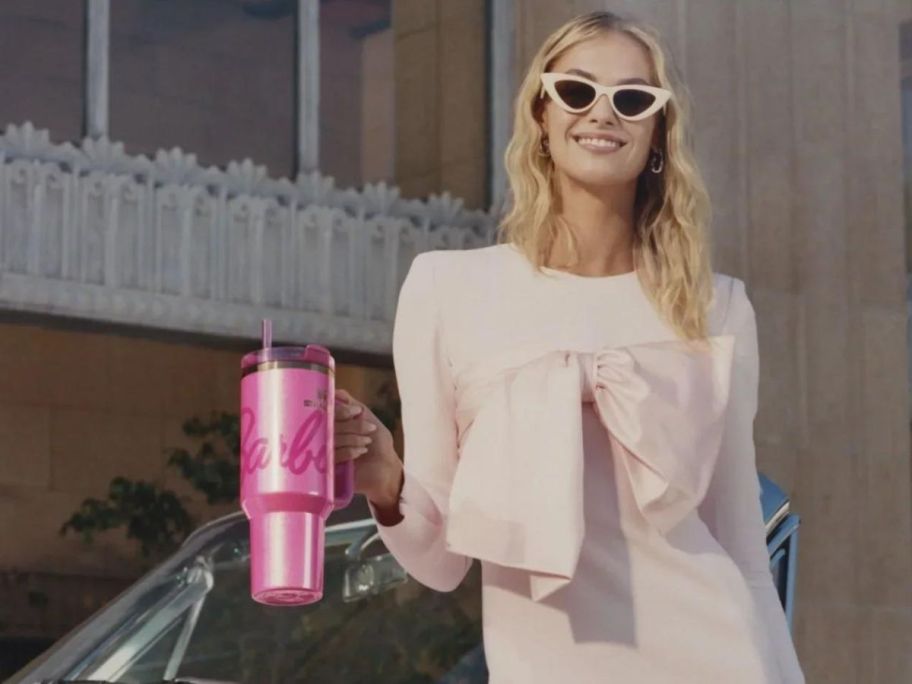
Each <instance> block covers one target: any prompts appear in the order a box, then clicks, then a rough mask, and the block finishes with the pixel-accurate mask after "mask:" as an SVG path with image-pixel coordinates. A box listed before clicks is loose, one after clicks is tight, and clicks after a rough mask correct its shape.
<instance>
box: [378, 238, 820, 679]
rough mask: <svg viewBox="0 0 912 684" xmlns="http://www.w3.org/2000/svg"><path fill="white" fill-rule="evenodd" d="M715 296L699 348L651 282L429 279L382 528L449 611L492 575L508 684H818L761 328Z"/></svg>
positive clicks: (420, 266)
mask: <svg viewBox="0 0 912 684" xmlns="http://www.w3.org/2000/svg"><path fill="white" fill-rule="evenodd" d="M714 281H715V294H714V300H713V305H712V307H711V311H710V333H711V334H710V335H709V337H708V339H707V340H706V341H705V343H703V344H702V345H690V344H687V343H684V342H682V341H680V340H678V339H677V338H676V336H675V334H674V333H673V331H672V330H671V329H670V328H669V327H668V326H667V325H666V324H665V323H664V322H663V321H662V320H661V319H660V318H659V317H658V315H657V313H656V312H655V310H654V309H653V307H652V305H651V304H650V302H649V301H648V299H647V297H646V294H645V293H644V291H643V290H642V288H641V286H640V283H639V278H638V274H637V273H636V272H631V273H626V274H621V275H615V276H606V277H596V278H590V277H585V276H578V275H574V274H570V273H565V272H562V271H556V270H552V269H547V270H546V273H544V274H542V273H537V272H536V271H535V270H534V268H533V267H532V265H531V264H530V263H529V262H528V261H527V260H526V259H525V257H524V256H523V255H522V254H521V253H520V252H519V251H518V250H516V249H515V248H514V247H513V246H512V245H508V244H501V245H494V246H490V247H484V248H479V249H471V250H446V251H444V250H435V251H431V252H425V253H422V254H420V255H418V256H417V257H416V258H415V259H414V260H413V261H412V264H411V267H410V269H409V271H408V274H407V276H406V278H405V280H404V282H403V284H402V287H401V289H400V293H399V300H398V305H397V309H396V317H395V323H394V329H393V361H394V366H395V372H396V379H397V383H398V386H399V394H400V399H401V406H402V427H403V437H404V451H405V453H404V455H403V460H404V470H405V478H404V484H403V489H402V494H401V497H400V502H399V505H400V510H401V512H402V515H403V519H402V520H401V521H400V522H398V523H397V524H395V525H390V526H385V525H381V524H378V530H379V532H380V536H381V538H382V539H383V541H384V542H385V544H386V546H387V548H388V549H389V550H390V552H391V553H392V554H393V555H394V556H395V557H396V559H397V560H398V561H399V562H400V563H401V564H402V566H403V567H404V568H405V569H406V570H407V571H408V573H409V574H410V575H411V576H412V577H413V578H414V579H415V580H417V581H418V582H421V583H422V584H424V585H426V586H428V587H430V588H432V589H435V590H438V591H452V590H453V589H455V588H456V587H457V586H459V584H460V582H462V580H463V579H464V578H465V576H466V573H467V572H468V570H469V568H470V566H471V563H472V562H473V560H475V559H477V560H478V561H479V562H480V563H481V567H482V609H483V633H484V647H485V656H486V659H487V665H488V670H489V672H490V680H489V681H490V682H491V683H492V684H514V683H516V684H520V683H521V684H538V683H542V684H544V683H548V684H550V683H551V682H555V681H567V682H574V683H579V684H586V683H588V682H592V683H595V682H599V683H601V682H606V681H617V682H638V683H639V682H642V683H644V684H672V683H673V684H698V683H699V684H705V683H707V682H738V683H739V684H803V683H804V681H805V679H804V674H803V672H802V669H801V666H800V664H799V661H798V657H797V654H796V651H795V647H794V645H793V642H792V639H791V635H790V633H789V629H788V623H787V622H786V618H785V614H784V612H783V610H782V607H781V605H780V603H779V599H778V595H777V592H776V588H775V585H774V584H773V578H772V574H771V572H770V569H769V558H768V553H767V548H766V533H765V525H764V521H763V514H762V510H761V506H760V498H759V495H760V490H759V483H758V479H757V471H756V461H755V447H754V438H753V423H754V417H755V415H756V412H757V399H758V393H757V390H758V381H759V354H758V345H757V329H756V320H755V316H754V310H753V307H752V305H751V303H750V300H749V299H748V297H747V293H746V291H745V287H744V283H743V282H742V281H741V280H739V279H737V278H734V277H731V276H727V275H723V274H715V275H714ZM369 507H370V510H371V512H372V514H373V515H374V516H375V517H376V515H377V511H376V510H375V509H374V507H373V506H372V505H370V504H369Z"/></svg>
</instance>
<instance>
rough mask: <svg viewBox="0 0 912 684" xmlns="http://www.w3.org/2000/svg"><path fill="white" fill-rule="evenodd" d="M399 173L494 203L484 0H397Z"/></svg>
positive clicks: (430, 187)
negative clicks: (488, 171) (489, 190)
mask: <svg viewBox="0 0 912 684" xmlns="http://www.w3.org/2000/svg"><path fill="white" fill-rule="evenodd" d="M393 30H394V31H395V54H396V67H395V68H396V180H397V182H398V184H399V186H400V188H401V189H402V193H403V195H404V196H406V197H424V196H426V195H428V194H429V193H441V192H443V191H445V190H446V191H448V192H449V193H450V194H451V195H454V196H455V197H459V198H461V199H463V200H464V202H465V206H466V207H468V208H471V209H482V208H483V209H486V208H487V206H485V203H486V183H487V174H486V170H485V169H486V140H485V136H486V129H487V123H486V119H487V113H486V104H485V103H486V101H487V95H486V87H487V85H486V77H485V31H486V24H485V12H484V2H483V0H459V1H458V2H453V1H452V0H394V2H393Z"/></svg>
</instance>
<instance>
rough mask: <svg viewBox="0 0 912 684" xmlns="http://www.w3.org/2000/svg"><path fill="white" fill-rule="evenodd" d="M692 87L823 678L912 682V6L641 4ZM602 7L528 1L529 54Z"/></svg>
mask: <svg viewBox="0 0 912 684" xmlns="http://www.w3.org/2000/svg"><path fill="white" fill-rule="evenodd" d="M607 4H608V5H609V7H608V8H609V9H616V10H618V11H630V12H632V13H634V14H636V15H638V16H640V17H641V18H643V19H646V20H647V21H649V22H651V23H652V24H653V25H654V26H656V27H657V28H658V29H659V30H660V32H662V33H663V35H664V37H665V39H666V41H667V42H668V43H669V44H670V46H671V48H672V50H673V52H674V54H675V57H676V59H677V60H678V61H679V63H680V66H681V68H682V71H683V73H684V76H685V79H686V81H687V83H688V85H689V87H690V89H691V91H692V93H693V96H694V105H695V115H696V136H697V147H698V155H699V162H700V167H701V169H702V170H703V171H704V173H705V175H706V177H707V180H708V183H709V186H710V192H711V194H712V197H713V202H714V207H715V212H716V216H715V222H714V248H715V270H717V271H721V272H724V273H730V274H733V275H736V276H738V277H741V278H743V279H744V280H745V282H746V283H747V285H748V290H749V294H750V297H751V299H752V301H753V304H754V307H755V309H756V311H757V316H758V324H759V335H760V353H761V370H762V373H761V385H760V401H761V407H760V410H759V415H758V417H757V421H756V424H755V437H756V443H757V458H758V462H759V468H760V469H761V470H762V471H763V472H765V473H766V474H767V475H769V476H771V477H772V478H773V479H774V480H776V481H777V482H779V483H780V484H782V485H783V486H784V487H785V489H786V490H787V491H788V492H789V493H790V495H791V498H792V506H793V510H794V511H796V512H797V513H799V514H800V515H801V518H802V527H801V532H800V539H801V542H800V547H801V548H800V555H799V569H798V584H797V608H796V613H795V639H796V643H797V648H798V651H799V656H800V658H801V661H802V663H803V665H804V667H805V672H806V674H807V678H808V682H832V683H834V684H835V683H837V682H840V683H841V682H846V683H849V682H853V683H854V682H872V683H873V682H882V683H884V684H887V683H890V684H892V683H893V682H901V681H902V682H905V681H912V554H910V547H912V512H910V467H909V461H910V439H909V405H908V390H907V385H906V377H907V367H908V366H907V364H908V359H907V354H906V313H905V303H904V292H905V280H906V266H905V263H904V255H905V245H904V231H903V213H902V212H903V205H902V165H901V154H902V152H901V150H902V140H901V132H900V131H901V129H900V119H899V117H900V103H899V81H900V77H899V64H898V55H899V53H898V37H899V19H900V17H901V16H904V17H905V18H907V19H908V18H909V17H910V16H912V3H909V2H908V1H907V0H903V1H902V2H892V1H890V2H881V1H879V0H878V1H875V0H856V1H855V2H849V3H844V2H835V1H823V0H820V1H814V2H811V1H809V0H792V1H787V2H775V3H771V2H753V1H747V2H730V1H729V0H688V2H673V3H669V2H667V1H666V0H628V1H627V2H612V3H607ZM605 6H606V3H603V2H596V1H595V0H577V1H576V2H562V3H554V2H549V1H548V0H525V1H523V2H519V3H517V7H518V11H519V15H518V17H517V22H518V25H517V28H518V36H519V40H520V45H519V55H520V59H519V66H520V69H521V70H524V69H525V66H526V65H527V64H528V60H529V58H530V57H531V56H532V54H533V53H534V51H535V50H536V49H537V48H538V46H539V44H540V42H541V41H542V39H543V38H544V37H545V36H546V35H547V34H548V33H550V32H551V31H552V30H553V29H555V28H557V27H558V26H559V25H560V24H561V23H562V22H563V21H565V20H566V19H569V18H570V17H571V16H573V15H574V14H576V13H578V12H584V11H588V10H593V9H603V8H605Z"/></svg>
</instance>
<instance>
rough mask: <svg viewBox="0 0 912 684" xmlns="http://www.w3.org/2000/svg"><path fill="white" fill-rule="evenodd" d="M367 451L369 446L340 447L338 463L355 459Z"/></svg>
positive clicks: (337, 457) (337, 455)
mask: <svg viewBox="0 0 912 684" xmlns="http://www.w3.org/2000/svg"><path fill="white" fill-rule="evenodd" d="M365 453H367V447H349V448H347V449H339V450H337V451H336V463H343V462H344V461H353V460H354V459H356V458H358V457H359V456H363V455H364V454H365Z"/></svg>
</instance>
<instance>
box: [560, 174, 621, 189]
mask: <svg viewBox="0 0 912 684" xmlns="http://www.w3.org/2000/svg"><path fill="white" fill-rule="evenodd" d="M567 177H568V178H569V180H570V182H572V183H574V184H576V185H580V186H582V187H587V188H603V187H610V186H612V185H626V184H627V183H630V182H631V181H633V180H636V176H635V175H631V174H630V173H626V172H621V173H618V172H616V171H605V170H600V171H598V172H594V171H589V172H588V173H587V172H586V171H576V172H567Z"/></svg>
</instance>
